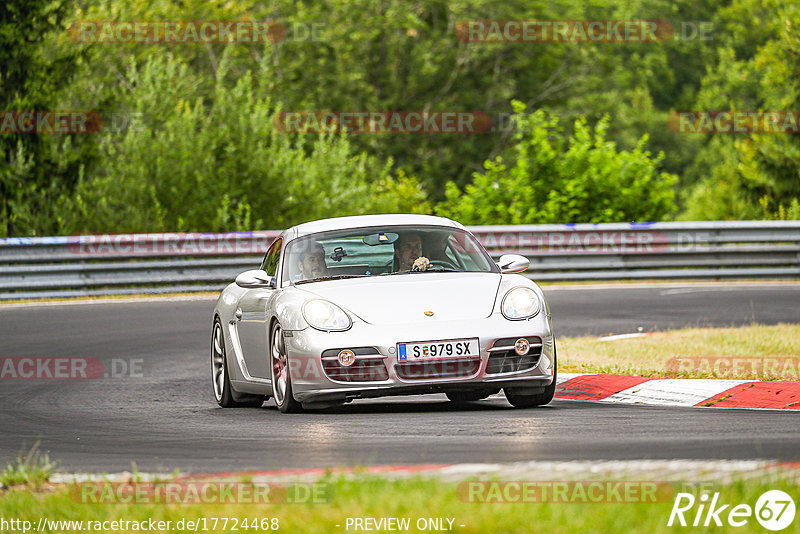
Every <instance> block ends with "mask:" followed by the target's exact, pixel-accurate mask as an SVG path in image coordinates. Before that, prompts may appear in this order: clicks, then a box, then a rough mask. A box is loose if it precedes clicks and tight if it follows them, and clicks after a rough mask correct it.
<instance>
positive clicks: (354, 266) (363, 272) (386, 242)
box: [283, 226, 499, 285]
mask: <svg viewBox="0 0 800 534" xmlns="http://www.w3.org/2000/svg"><path fill="white" fill-rule="evenodd" d="M430 272H473V273H474V272H481V273H489V272H499V270H498V268H497V266H496V265H495V264H494V262H493V261H492V259H491V258H490V257H489V255H488V254H487V253H486V251H485V250H484V249H483V247H482V246H481V245H480V243H478V241H477V240H476V239H475V238H474V237H473V236H472V235H471V234H469V233H468V232H465V231H463V230H461V229H458V228H447V227H438V226H385V227H371V228H351V229H347V230H333V231H329V232H319V233H316V234H312V235H308V236H305V237H302V238H299V239H296V240H294V241H292V242H291V243H289V245H288V247H287V249H286V255H285V258H284V262H283V281H284V285H288V284H297V283H307V282H316V281H323V280H335V279H341V278H351V277H362V276H386V275H395V274H414V273H430Z"/></svg>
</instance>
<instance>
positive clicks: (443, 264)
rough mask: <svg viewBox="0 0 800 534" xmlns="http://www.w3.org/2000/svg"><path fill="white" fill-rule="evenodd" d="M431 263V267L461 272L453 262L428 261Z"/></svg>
mask: <svg viewBox="0 0 800 534" xmlns="http://www.w3.org/2000/svg"><path fill="white" fill-rule="evenodd" d="M428 261H430V263H431V267H444V268H445V269H453V270H455V271H460V270H461V268H460V267H458V266H456V265H453V264H452V263H451V262H449V261H446V260H428Z"/></svg>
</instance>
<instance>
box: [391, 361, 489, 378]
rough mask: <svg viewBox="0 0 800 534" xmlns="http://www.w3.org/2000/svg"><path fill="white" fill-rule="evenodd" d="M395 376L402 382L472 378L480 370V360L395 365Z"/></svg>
mask: <svg viewBox="0 0 800 534" xmlns="http://www.w3.org/2000/svg"><path fill="white" fill-rule="evenodd" d="M394 368H395V371H396V372H397V376H398V377H399V378H402V379H403V380H426V379H431V378H458V377H466V376H473V375H475V374H477V373H478V370H479V369H480V368H481V359H480V358H461V359H452V360H439V361H435V362H412V363H399V364H397V365H395V367H394Z"/></svg>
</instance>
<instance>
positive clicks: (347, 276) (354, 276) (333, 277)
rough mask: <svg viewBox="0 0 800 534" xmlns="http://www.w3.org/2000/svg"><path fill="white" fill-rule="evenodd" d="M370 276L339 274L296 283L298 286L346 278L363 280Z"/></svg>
mask: <svg viewBox="0 0 800 534" xmlns="http://www.w3.org/2000/svg"><path fill="white" fill-rule="evenodd" d="M365 276H369V275H368V274H337V275H335V276H320V277H319V278H309V279H308V280H300V281H299V282H295V285H297V284H308V283H310V282H327V281H328V280H344V279H345V278H363V277H365Z"/></svg>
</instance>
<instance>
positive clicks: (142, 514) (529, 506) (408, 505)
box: [0, 477, 800, 534]
mask: <svg viewBox="0 0 800 534" xmlns="http://www.w3.org/2000/svg"><path fill="white" fill-rule="evenodd" d="M316 484H317V485H320V484H324V485H325V487H326V490H325V491H326V495H327V496H328V498H327V499H326V502H316V503H297V504H293V503H287V502H280V503H263V502H260V503H247V502H243V503H238V504H208V503H206V504H87V503H84V502H82V501H81V498H80V497H79V495H80V492H79V491H75V489H74V488H70V487H56V488H49V489H47V490H46V491H37V492H34V491H26V490H11V491H7V492H5V494H4V495H2V496H0V516H2V517H3V518H4V519H6V520H8V519H9V518H14V519H20V520H25V521H30V522H31V524H32V525H37V524H38V522H39V521H40V518H43V517H44V518H47V520H48V521H50V522H52V521H60V520H71V521H84V526H83V528H84V530H83V531H84V532H85V531H86V530H87V529H86V526H87V525H88V526H89V527H92V525H94V526H100V524H98V523H91V524H87V523H85V522H87V521H92V522H95V521H100V522H103V521H113V520H124V521H148V520H150V519H153V520H155V521H171V522H172V523H171V524H170V525H169V526H170V528H161V529H158V530H163V531H170V532H181V531H186V530H193V528H186V527H185V524H186V521H189V520H191V521H200V523H199V524H198V527H199V528H198V529H197V530H198V531H199V532H203V531H204V525H205V531H208V532H211V531H213V532H228V531H237V532H261V531H275V530H274V529H272V528H271V527H272V526H275V525H277V527H278V528H277V531H278V532H292V533H306V532H308V533H323V532H354V531H356V530H354V528H353V526H352V525H351V526H350V528H349V529H347V528H346V527H347V525H348V523H347V521H348V518H362V519H364V518H367V517H371V518H375V519H380V518H386V517H397V518H408V520H409V523H410V525H411V526H410V528H409V529H408V531H409V532H419V531H421V529H419V528H417V521H419V520H426V519H428V518H442V519H443V520H444V521H443V525H445V526H447V525H449V523H448V521H447V520H448V519H452V521H453V522H452V531H454V532H464V533H481V534H484V533H487V532H519V533H530V532H626V533H628V532H631V533H636V532H643V533H645V532H646V533H654V532H674V531H675V529H676V528H677V529H678V530H679V531H687V532H690V531H692V532H699V531H708V530H709V528H705V529H704V528H703V527H702V526H701V527H700V528H699V529H698V528H692V527H691V526H689V527H688V529H687V528H681V527H676V526H672V527H669V526H667V522H668V520H669V517H670V513H671V511H672V508H673V504H674V503H675V497H676V495H677V493H676V492H672V493H669V494H666V493H665V494H657V495H658V496H657V497H656V499H654V500H656V502H637V498H634V499H632V501H631V502H613V503H610V502H597V503H587V502H585V499H581V498H580V497H578V498H575V497H574V494H568V495H569V500H568V502H545V503H541V502H511V503H508V502H506V503H498V502H492V503H486V502H469V497H468V493H467V492H465V491H463V485H462V486H461V487H459V485H458V484H456V483H447V482H441V481H437V480H433V479H425V478H412V479H402V480H387V479H384V478H377V477H360V478H357V479H344V478H341V477H337V478H323V479H321V480H318V481H317V482H316ZM462 484H464V483H462ZM774 489H780V490H783V491H785V492H787V493H788V494H789V495H791V496H792V497H793V498H794V499H795V501H796V502H798V501H800V498H799V497H800V495H798V491H797V485H796V483H795V484H792V483H789V482H771V483H767V482H763V481H747V482H745V481H738V482H733V483H730V484H727V485H716V486H713V487H711V488H709V487H708V486H705V489H704V491H707V492H708V493H709V495H711V496H713V494H714V492H719V499H718V502H719V504H720V505H721V504H728V503H729V504H731V506H729V507H728V508H727V510H726V512H725V513H724V514H721V520H722V521H723V522H724V521H726V520H727V512H728V511H730V509H731V508H732V507H733V506H735V505H737V504H746V505H748V506H750V507H752V508H754V507H755V505H756V502H757V500H758V498H759V496H760V495H762V494H763V493H764V492H765V491H767V490H774ZM487 495H488V494H487ZM695 495H696V497H697V498H698V499H699V497H700V492H699V491H697V492H695ZM623 499H625V498H623ZM638 500H641V499H638ZM646 500H648V501H650V500H651V499H646ZM576 501H577V502H576ZM697 504H699V501H698V502H697ZM697 504H696V505H695V506H694V508H692V509H691V510H690V511H689V512H687V513H686V514H685V516H686V518H687V520H688V522H689V525H691V522H692V521H693V520H694V517H695V514H696V512H697V508H698V507H697ZM204 518H205V521H203V519H204ZM215 518H216V519H215ZM224 518H228V525H227V528H223V524H222V522H223V521H224ZM234 518H236V520H237V521H236V522H237V523H238V525H237V528H236V529H234V528H232V527H233V526H234V523H233V522H234ZM245 518H247V519H248V528H247V529H244V528H243V525H242V523H241V521H242V520H243V519H245ZM273 518H274V519H277V523H274V522H272V521H271V520H272V519H273ZM704 519H705V514H703V519H701V521H703V520H704ZM181 520H183V521H184V523H183V524H184V529H183V530H181V529H177V528H176V527H177V526H178V522H179V521H181ZM253 520H256V521H255V523H254V522H253ZM264 520H266V521H265V522H263V521H264ZM747 521H748V522H747V524H746V525H745V526H743V527H740V528H736V529H733V530H735V531H736V532H764V529H763V528H761V526H760V525H759V524H758V522H757V520H756V518H755V517H750V518H748V519H747ZM50 524H51V525H52V523H50ZM253 524H255V525H256V528H253V526H252V525H253ZM105 526H109V527H111V528H109V529H108V530H103V531H115V532H120V531H126V530H127V531H136V529H133V528H131V525H130V524H128V525H120V527H121V528H118V529H115V528H113V525H110V524H108V525H105ZM214 526H215V527H216V528H212V527H214ZM265 526H267V527H268V528H264V527H265ZM60 527H61V528H58V529H54V528H50V529H46V530H45V531H55V530H58V531H66V532H72V531H77V530H78V529H77V528H75V526H74V525H73V526H72V528H70V527H69V526H64V525H61V526H60ZM710 529H712V530H713V529H714V527H713V526H712V527H710ZM728 529H730V527H728ZM89 530H92V529H91V528H90V529H89ZM11 531H14V530H11ZM92 531H101V529H99V528H97V529H94V530H92ZM362 531H363V530H362ZM428 531H430V529H428ZM782 532H784V533H798V532H800V520H795V521H794V522H793V523H792V524H791V525H790V526H789V527H788V528H786V529H785V530H782Z"/></svg>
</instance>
